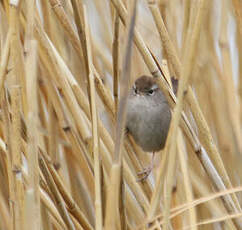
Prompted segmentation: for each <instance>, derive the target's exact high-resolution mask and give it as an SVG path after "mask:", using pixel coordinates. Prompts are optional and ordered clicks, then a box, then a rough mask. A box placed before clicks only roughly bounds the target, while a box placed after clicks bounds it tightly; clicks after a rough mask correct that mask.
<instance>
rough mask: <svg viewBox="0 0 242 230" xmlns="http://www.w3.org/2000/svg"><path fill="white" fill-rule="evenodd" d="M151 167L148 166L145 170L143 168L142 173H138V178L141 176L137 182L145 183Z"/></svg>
mask: <svg viewBox="0 0 242 230" xmlns="http://www.w3.org/2000/svg"><path fill="white" fill-rule="evenodd" d="M152 169H153V167H151V166H148V167H147V168H144V170H143V171H141V172H139V173H138V176H141V177H140V178H138V179H137V181H138V182H143V181H145V180H146V179H147V178H148V176H149V175H150V173H151V171H152Z"/></svg>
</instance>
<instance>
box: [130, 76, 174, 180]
mask: <svg viewBox="0 0 242 230" xmlns="http://www.w3.org/2000/svg"><path fill="white" fill-rule="evenodd" d="M173 82H174V83H176V84H177V82H176V80H173ZM174 85H175V84H174ZM170 121H171V111H170V108H169V105H168V102H167V100H166V98H165V96H164V94H163V93H162V91H161V90H160V89H159V87H158V85H157V84H156V82H155V80H154V79H153V78H152V77H148V76H141V77H140V78H138V79H137V80H136V81H135V84H134V85H133V87H132V89H131V91H130V94H129V97H128V105H127V120H126V127H127V130H128V132H129V133H130V134H131V135H132V136H133V138H134V140H135V142H136V143H137V144H138V145H139V146H140V147H141V148H142V149H143V150H144V151H145V152H152V153H153V155H152V162H151V164H150V165H149V166H148V167H147V168H146V169H145V170H144V171H143V172H141V173H139V174H141V175H143V177H142V178H141V179H140V180H144V179H146V178H147V177H148V176H149V174H150V172H151V171H152V169H153V166H154V153H155V152H157V151H159V150H161V149H163V148H164V146H165V142H166V138H167V134H168V130H169V126H170Z"/></svg>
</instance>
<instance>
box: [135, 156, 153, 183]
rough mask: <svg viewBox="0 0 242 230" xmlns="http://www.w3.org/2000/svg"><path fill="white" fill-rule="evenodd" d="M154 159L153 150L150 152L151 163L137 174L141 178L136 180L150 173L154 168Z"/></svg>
mask: <svg viewBox="0 0 242 230" xmlns="http://www.w3.org/2000/svg"><path fill="white" fill-rule="evenodd" d="M154 159H155V152H153V153H152V159H151V163H150V164H149V165H148V166H147V167H146V168H144V170H143V171H141V172H139V173H138V175H139V176H141V178H139V179H138V181H144V180H146V179H147V178H148V176H149V175H150V173H151V172H152V170H153V168H154Z"/></svg>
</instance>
